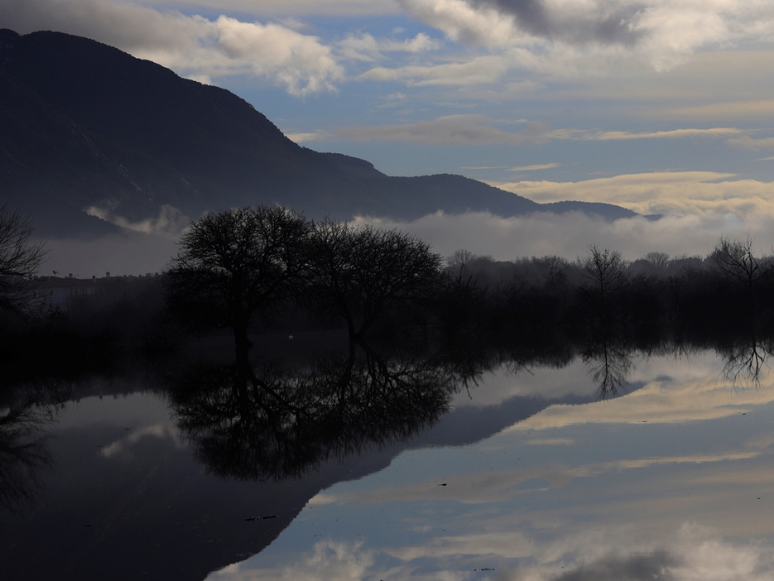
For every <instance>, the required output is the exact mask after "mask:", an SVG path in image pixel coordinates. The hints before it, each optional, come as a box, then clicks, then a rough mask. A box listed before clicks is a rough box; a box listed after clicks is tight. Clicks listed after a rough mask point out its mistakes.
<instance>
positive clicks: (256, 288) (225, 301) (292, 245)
mask: <svg viewBox="0 0 774 581" xmlns="http://www.w3.org/2000/svg"><path fill="white" fill-rule="evenodd" d="M308 231H309V223H308V222H307V221H306V220H305V219H304V218H303V217H302V216H300V215H299V214H296V213H294V212H292V211H291V210H288V209H286V208H281V207H275V208H269V207H265V206H259V207H257V208H255V209H252V208H242V209H238V210H230V211H226V212H220V213H218V214H208V215H206V216H204V217H203V218H201V219H200V220H198V221H196V222H194V223H193V224H192V225H191V229H190V230H189V231H188V232H187V233H185V234H184V235H183V237H182V239H181V247H182V249H181V250H180V252H179V254H178V256H177V257H176V258H175V259H173V260H172V263H171V265H170V268H169V272H168V277H167V278H168V280H167V286H166V295H167V304H168V306H169V308H170V309H171V311H172V312H173V313H174V314H176V315H177V316H178V317H179V318H180V319H182V320H183V321H185V322H186V323H187V324H189V325H191V326H194V327H208V326H209V327H218V328H231V329H232V330H233V332H234V343H235V348H236V352H237V357H238V358H239V359H240V360H241V359H245V360H246V358H247V353H248V351H249V349H250V347H251V343H250V341H249V339H248V336H247V333H248V329H249V327H250V323H251V321H252V319H253V317H254V315H255V314H256V313H259V312H266V311H269V310H270V309H272V308H274V307H276V306H277V305H278V304H280V303H281V302H283V301H285V300H286V299H287V298H288V297H289V296H291V295H292V294H293V292H294V290H295V289H294V287H295V286H296V285H298V284H299V281H300V280H301V271H302V268H303V267H304V260H305V259H304V256H305V253H304V251H303V249H304V245H305V243H306V238H307V234H308Z"/></svg>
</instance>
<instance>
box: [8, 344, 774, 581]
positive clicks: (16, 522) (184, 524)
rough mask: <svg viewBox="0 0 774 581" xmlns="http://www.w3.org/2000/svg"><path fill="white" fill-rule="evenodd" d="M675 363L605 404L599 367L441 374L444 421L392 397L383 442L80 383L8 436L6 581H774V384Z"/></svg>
mask: <svg viewBox="0 0 774 581" xmlns="http://www.w3.org/2000/svg"><path fill="white" fill-rule="evenodd" d="M660 353H661V354H659V355H653V354H650V355H645V354H642V353H636V352H631V353H627V354H625V355H624V359H625V360H624V361H623V362H622V361H621V360H620V358H619V360H617V361H613V362H611V361H608V362H607V363H608V364H611V363H612V365H608V368H606V371H607V372H608V375H609V374H611V373H618V376H617V377H616V378H615V381H614V382H613V383H609V382H608V384H607V386H608V387H610V385H612V386H613V388H614V389H612V390H608V392H607V393H606V394H604V395H606V397H600V396H601V393H600V386H601V385H602V386H603V387H605V385H606V384H605V381H606V377H605V374H604V373H602V374H601V373H600V369H602V368H601V367H600V365H601V361H602V360H601V359H599V358H597V359H592V358H586V359H584V358H583V357H575V358H572V359H571V360H570V361H569V362H568V363H567V364H566V365H564V366H556V365H551V366H540V365H526V366H515V365H513V364H505V363H501V364H498V365H493V366H491V367H490V368H489V369H488V370H486V371H482V372H479V373H476V374H469V375H467V376H466V380H465V381H462V382H460V381H457V382H456V383H454V382H453V381H451V380H449V378H448V377H446V376H444V377H440V376H437V375H433V376H432V379H433V381H436V382H440V383H444V385H445V389H446V391H444V393H445V399H444V401H443V402H440V401H438V400H436V399H433V398H430V397H429V396H428V397H425V398H424V399H423V400H422V401H421V402H420V404H421V406H425V407H424V408H423V409H424V411H425V412H427V413H429V416H428V417H427V418H424V419H419V418H413V417H412V418H408V417H407V415H406V414H407V413H406V407H405V402H404V401H402V400H401V401H393V400H392V399H391V400H390V402H389V407H388V408H386V409H388V411H387V412H384V411H383V412H379V411H378V410H376V411H375V412H374V413H377V414H378V413H382V414H386V415H385V417H387V418H388V419H389V421H390V422H392V423H401V427H400V429H397V430H396V431H395V432H394V433H387V432H386V431H385V430H383V429H382V430H374V429H373V425H374V423H378V422H379V420H378V418H377V417H376V416H371V415H367V414H369V413H371V412H370V411H368V410H367V409H366V407H363V405H362V402H361V403H360V404H358V405H360V406H361V407H358V411H357V413H353V412H351V411H350V412H347V413H348V414H349V415H347V416H346V417H347V418H349V419H348V420H346V421H351V422H352V424H353V425H354V424H356V423H357V422H361V423H367V424H368V425H369V426H370V427H368V428H366V427H364V426H360V427H358V428H357V430H355V429H353V430H351V431H350V432H348V433H347V434H348V435H347V436H346V437H344V436H342V435H341V432H337V436H336V438H335V439H330V438H329V439H326V437H325V436H324V434H327V433H328V432H327V431H318V432H314V433H313V434H311V435H310V437H309V438H307V439H303V438H302V435H303V434H302V432H303V429H305V428H303V429H302V428H300V427H299V425H300V424H302V423H303V422H302V420H299V419H298V417H299V416H302V415H303V412H302V411H299V409H297V408H295V407H294V408H293V409H294V411H293V413H292V414H291V415H287V416H283V419H282V421H281V422H279V423H276V422H275V423H272V422H269V423H266V424H261V425H260V426H259V427H256V426H255V425H253V424H254V422H253V423H250V422H247V418H246V417H244V416H245V415H246V413H245V410H246V409H252V408H245V407H244V406H243V404H244V402H242V403H240V404H239V405H237V406H236V407H233V405H236V404H233V402H231V400H228V401H227V400H224V399H223V395H222V394H224V393H229V394H230V393H232V390H230V389H227V390H225V391H224V390H221V391H219V392H217V393H218V394H220V395H218V396H217V397H216V396H215V395H212V394H213V393H214V392H208V393H209V394H210V395H208V396H207V397H197V398H190V397H188V398H182V399H181V397H180V396H179V395H175V393H173V392H170V391H168V390H167V389H166V388H162V386H159V385H156V384H154V380H150V379H133V380H128V379H127V380H123V381H121V382H116V381H112V382H106V381H102V382H99V381H95V382H91V383H89V384H88V385H79V386H73V387H71V388H68V389H71V391H70V392H69V394H68V395H67V397H65V398H63V399H62V401H61V402H59V403H58V404H51V403H50V404H48V405H43V406H39V407H36V408H34V409H35V410H36V411H35V413H37V414H39V415H38V416H36V417H35V418H34V419H35V422H29V421H28V422H27V423H26V424H23V423H20V422H17V423H14V422H11V421H10V420H8V410H7V409H6V415H5V417H6V422H5V423H4V424H2V425H0V430H2V432H1V433H2V447H3V451H2V456H1V457H2V462H3V463H2V467H1V468H0V470H2V477H0V486H2V491H4V492H3V496H1V497H0V499H2V504H1V505H0V570H2V571H3V574H2V578H3V579H63V580H70V579H79V580H80V579H108V578H110V579H142V578H146V579H192V580H193V579H197V580H198V579H205V578H206V579H211V580H217V581H231V580H233V581H237V580H240V581H241V580H272V579H321V580H341V579H367V580H375V581H376V580H385V581H386V580H388V579H434V580H435V579H441V580H460V581H463V580H464V581H467V580H479V579H491V580H520V581H585V580H595V581H606V580H610V581H613V580H615V581H627V580H632V581H640V580H646V579H647V580H653V579H661V580H676V581H688V580H700V579H701V580H732V579H745V580H752V581H755V580H764V579H765V580H770V579H772V578H774V518H772V517H773V516H774V462H772V460H774V454H772V452H774V447H773V445H774V385H772V383H774V378H772V377H771V376H770V375H769V374H768V368H767V365H766V362H765V361H764V360H763V358H760V359H759V360H756V362H755V369H753V368H752V367H750V366H747V367H745V364H744V360H738V361H729V359H728V358H727V357H726V358H724V357H721V356H718V355H717V354H716V353H715V352H713V351H691V352H685V351H683V352H680V353H675V352H672V351H670V350H663V351H662V352H660ZM619 355H620V354H619ZM764 355H765V354H764ZM611 358H613V357H612V356H611ZM406 369H407V367H406V366H405V365H403V366H402V367H400V370H401V374H402V375H400V377H402V378H405V377H406V376H407V375H410V376H411V377H412V378H413V379H412V381H415V382H417V381H419V379H417V372H416V370H413V371H412V370H409V371H406ZM611 369H612V370H611ZM350 371H351V370H350ZM412 373H413V375H411V374H412ZM394 375H395V377H398V375H399V374H397V373H395V374H394ZM320 377H322V375H320V374H319V373H318V375H317V376H316V378H317V381H318V382H319V381H322V380H321V379H320ZM326 377H327V376H326ZM420 379H421V381H423V382H428V381H429V379H428V376H427V375H426V373H425V372H424V371H423V374H422V376H421V378H420ZM458 379H459V378H458ZM608 379H609V378H608ZM396 381H397V380H396ZM452 383H453V384H454V385H452ZM272 385H279V384H272ZM396 385H398V384H397V383H393V384H390V385H389V386H388V387H390V389H391V390H392V391H391V393H394V390H395V389H396ZM423 385H424V384H423ZM286 387H287V386H286ZM276 389H279V388H276ZM293 389H298V383H295V384H293ZM337 389H339V388H337ZM331 393H333V392H331ZM336 393H339V392H336ZM341 393H343V392H341ZM229 397H230V396H229ZM374 397H375V396H374V395H373V394H370V395H369V397H368V401H369V402H370V401H373V398H374ZM385 397H386V396H385ZM240 401H242V400H240ZM293 401H294V402H295V403H293V405H294V406H295V405H296V403H297V400H293ZM385 401H386V400H385ZM229 402H231V403H229ZM326 402H327V400H326ZM412 402H413V404H414V405H415V406H417V405H420V404H417V402H416V401H414V400H412ZM340 403H341V400H337V406H338V404H340ZM244 405H247V404H244ZM310 405H313V406H315V407H314V409H315V410H316V411H315V414H317V415H319V414H321V413H323V412H322V411H320V410H323V403H320V401H317V400H315V402H314V403H313V404H310ZM324 405H326V406H327V405H329V403H324ZM227 406H232V407H230V408H228V409H229V410H230V411H228V414H227V415H228V418H227V420H226V419H224V418H223V417H221V415H222V414H223V413H225V412H224V409H226V407H227ZM29 409H32V408H29ZM325 409H327V408H325ZM337 409H338V408H337ZM255 413H256V414H257V413H258V412H255ZM326 413H327V412H326ZM219 414H221V415H219ZM363 414H366V415H363ZM205 416H206V417H205ZM343 417H345V416H336V418H339V419H338V420H337V421H344V420H341V419H340V418H343ZM363 418H366V420H367V421H365V422H363ZM396 418H397V419H396ZM33 424H34V425H33ZM290 424H292V425H290ZM20 426H26V427H24V429H22V428H20ZM251 430H253V431H251ZM255 430H259V431H258V432H255ZM261 430H262V431H261ZM272 431H273V432H274V434H273V435H271V432H272ZM280 432H281V434H280ZM256 434H258V435H257V436H256ZM289 434H290V435H289ZM291 435H292V437H291ZM280 436H281V437H280ZM258 440H260V442H261V444H260V446H262V447H261V449H260V450H259V451H258V452H256V450H255V447H256V441H258ZM267 440H270V441H271V442H272V445H271V446H268V445H267V444H265V443H266V441H267ZM302 440H303V441H302ZM310 442H311V443H310ZM322 444H325V446H323V445H322ZM299 450H303V453H301V452H299ZM25 452H27V453H29V454H30V455H31V456H30V457H28V458H26V460H25V458H24V455H25ZM288 455H291V456H292V458H288ZM256 462H264V463H268V464H267V465H264V466H255V465H254V464H255V463H256ZM14 487H15V488H14ZM20 490H21V491H22V492H23V494H20V493H19V491H20ZM14 491H16V494H14Z"/></svg>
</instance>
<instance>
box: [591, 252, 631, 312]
mask: <svg viewBox="0 0 774 581" xmlns="http://www.w3.org/2000/svg"><path fill="white" fill-rule="evenodd" d="M589 252H590V253H591V254H590V256H588V257H586V258H585V259H583V260H582V261H581V266H582V267H583V271H584V276H585V279H586V281H585V284H584V286H583V288H584V289H586V290H587V292H588V293H589V294H590V295H591V296H592V297H594V298H595V299H596V302H597V304H598V305H599V306H600V307H602V308H604V307H605V306H606V305H607V304H608V303H609V301H610V300H611V299H612V298H613V297H614V296H615V295H616V294H618V293H619V292H620V291H622V290H623V289H624V288H625V287H626V285H627V284H628V282H629V280H628V277H627V275H626V263H625V262H624V260H623V258H622V257H621V254H620V253H619V252H616V251H610V250H608V249H607V248H605V249H604V250H600V249H599V247H598V246H597V245H596V244H592V245H591V246H589Z"/></svg>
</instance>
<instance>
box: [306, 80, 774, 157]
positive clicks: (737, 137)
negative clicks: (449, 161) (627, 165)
mask: <svg viewBox="0 0 774 581" xmlns="http://www.w3.org/2000/svg"><path fill="white" fill-rule="evenodd" d="M457 80H460V79H457ZM519 122H521V120H520V121H519ZM512 123H513V122H512V121H510V120H509V121H505V122H503V121H501V120H497V119H493V118H491V117H488V116H486V115H472V114H469V115H447V116H444V117H438V118H436V119H432V120H428V121H417V122H415V123H407V124H402V125H380V126H371V127H363V126H360V127H358V126H351V127H340V128H339V129H337V130H336V131H335V133H334V134H332V135H326V136H325V137H327V138H329V139H335V138H338V139H350V140H354V141H382V140H383V141H405V142H407V143H432V144H438V145H449V144H451V145H481V144H503V145H511V146H519V145H523V144H525V143H547V142H548V141H549V140H551V139H557V140H573V141H633V140H637V139H687V138H698V137H701V138H731V139H729V144H731V145H735V146H739V144H742V143H743V144H747V143H752V144H754V145H755V146H757V147H759V148H760V147H762V146H763V145H762V144H763V143H767V142H759V141H750V140H747V141H743V138H744V137H745V135H744V134H745V133H746V132H745V131H744V130H742V129H736V128H733V127H715V128H711V129H698V128H686V129H671V130H665V131H649V132H639V133H638V132H632V131H598V130H597V131H590V130H581V129H552V128H551V127H549V126H548V125H546V124H544V123H541V122H538V121H532V122H527V127H526V128H525V129H523V130H521V131H518V132H511V131H505V130H503V129H500V128H498V126H500V127H502V126H505V127H507V126H508V125H511V124H512ZM320 138H322V137H320ZM306 139H307V140H310V137H307V138H306ZM737 141H738V142H739V144H737ZM748 148H749V147H748ZM556 167H559V164H557V163H553V164H543V165H530V166H524V167H523V168H513V169H512V170H511V171H526V170H537V169H552V168H556Z"/></svg>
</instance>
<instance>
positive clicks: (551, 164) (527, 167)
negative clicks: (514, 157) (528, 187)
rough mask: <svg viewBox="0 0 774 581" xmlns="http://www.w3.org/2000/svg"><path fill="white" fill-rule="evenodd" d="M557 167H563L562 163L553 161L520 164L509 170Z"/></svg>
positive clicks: (535, 169)
mask: <svg viewBox="0 0 774 581" xmlns="http://www.w3.org/2000/svg"><path fill="white" fill-rule="evenodd" d="M557 167H562V164H560V163H554V162H552V163H540V164H536V165H520V166H518V167H512V168H509V169H508V171H537V170H543V169H554V168H557Z"/></svg>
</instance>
